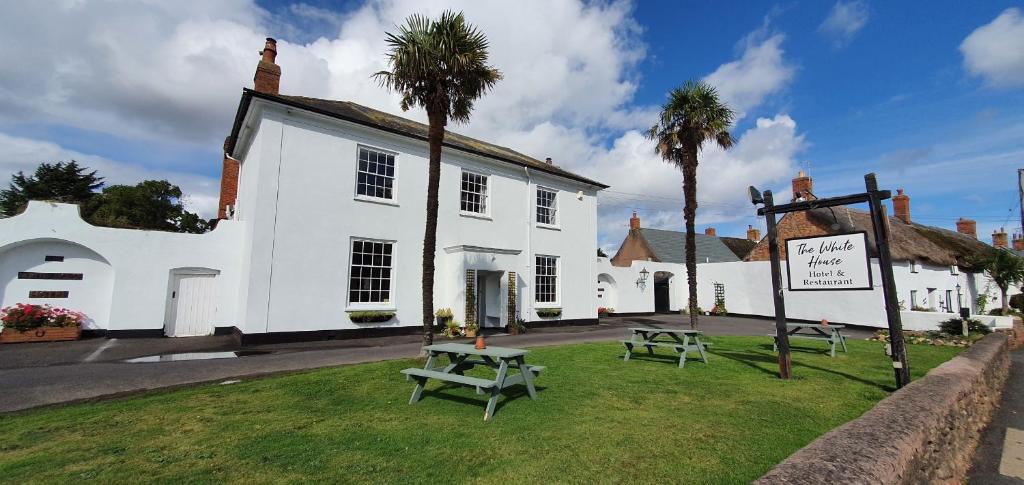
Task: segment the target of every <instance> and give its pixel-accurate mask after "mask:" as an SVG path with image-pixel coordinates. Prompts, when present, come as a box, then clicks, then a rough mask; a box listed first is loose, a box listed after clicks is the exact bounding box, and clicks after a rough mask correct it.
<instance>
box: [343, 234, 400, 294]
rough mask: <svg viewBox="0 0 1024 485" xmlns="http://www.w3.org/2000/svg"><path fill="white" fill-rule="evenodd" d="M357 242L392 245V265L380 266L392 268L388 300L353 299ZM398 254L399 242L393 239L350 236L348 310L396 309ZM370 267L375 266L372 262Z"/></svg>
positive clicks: (346, 285)
mask: <svg viewBox="0 0 1024 485" xmlns="http://www.w3.org/2000/svg"><path fill="white" fill-rule="evenodd" d="M356 242H364V243H366V242H368V243H384V244H390V245H391V265H390V266H379V267H380V268H386V269H388V270H390V276H389V277H388V282H389V283H388V293H389V298H388V300H387V301H380V302H354V301H352V277H353V273H352V270H353V269H354V266H355V265H354V264H353V263H352V255H353V253H354V252H355V244H356ZM397 254H398V243H397V242H395V241H393V240H388V239H376V238H371V237H355V236H353V237H350V238H349V242H348V259H347V260H346V261H347V262H348V263H347V264H348V271H347V272H346V274H345V302H346V306H345V309H346V310H349V311H352V310H395V309H396V307H395V301H397V300H396V298H395V294H396V290H397V286H396V284H395V282H396V280H397V278H396V270H395V266H396V265H395V258H396V257H397V256H396V255H397ZM359 266H360V267H363V266H364V265H359ZM369 267H370V268H373V267H374V266H372V264H371V266H369Z"/></svg>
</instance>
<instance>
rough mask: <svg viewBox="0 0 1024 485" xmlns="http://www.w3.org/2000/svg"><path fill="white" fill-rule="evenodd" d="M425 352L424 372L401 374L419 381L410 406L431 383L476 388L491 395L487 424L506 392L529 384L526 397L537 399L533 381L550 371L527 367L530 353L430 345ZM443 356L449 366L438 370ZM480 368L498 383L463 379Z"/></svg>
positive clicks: (479, 378)
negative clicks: (479, 366) (468, 373)
mask: <svg viewBox="0 0 1024 485" xmlns="http://www.w3.org/2000/svg"><path fill="white" fill-rule="evenodd" d="M424 350H426V351H427V363H426V365H424V366H423V368H422V369H419V368H410V369H404V370H402V371H401V372H402V374H405V377H406V379H409V380H413V381H416V387H415V388H414V389H413V391H412V397H411V398H410V399H409V404H416V402H418V401H419V400H420V398H421V397H422V395H423V388H424V386H426V383H427V381H428V380H430V379H436V380H439V381H442V382H450V383H453V384H459V385H463V386H469V387H472V388H474V389H475V390H476V393H477V394H481V395H483V394H490V397H489V398H488V400H487V408H486V410H485V411H484V421H488V420H490V419H491V417H493V416H494V409H495V407H496V406H497V404H498V396H499V395H500V394H501V391H502V389H506V388H508V387H510V386H514V385H517V384H525V385H526V393H527V394H528V395H529V396H530V399H537V390H536V389H535V388H534V386H533V379H534V378H536V377H537V376H539V375H540V373H541V372H543V371H544V370H545V369H546V367H544V366H542V365H529V364H527V363H526V362H525V356H526V354H527V352H528V351H526V350H522V349H511V348H505V347H486V348H483V349H477V348H476V347H474V346H473V345H471V344H455V343H449V344H437V345H428V346H426V347H424ZM442 355H444V356H447V357H448V361H449V364H448V365H447V366H444V367H435V366H434V364H435V363H436V362H437V361H438V359H439V358H440V357H441V356H442ZM478 365H481V366H485V367H489V368H491V369H494V371H495V374H496V375H495V377H494V379H485V378H481V377H471V376H466V375H463V372H465V371H466V370H468V369H472V368H473V367H475V366H478ZM510 368H512V369H517V370H518V371H519V372H517V373H510V372H509V369H510Z"/></svg>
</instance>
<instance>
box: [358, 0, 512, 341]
mask: <svg viewBox="0 0 1024 485" xmlns="http://www.w3.org/2000/svg"><path fill="white" fill-rule="evenodd" d="M387 42H388V48H389V49H388V53H387V57H388V64H389V68H390V70H388V71H380V72H378V73H375V74H374V75H373V77H374V78H375V79H376V80H377V81H378V82H379V83H380V85H381V86H382V87H384V88H387V89H389V90H391V91H395V92H398V93H399V94H401V95H402V110H403V111H408V110H409V109H410V108H412V107H413V106H419V107H422V108H424V109H425V110H426V111H427V119H428V122H429V125H430V128H429V130H428V132H427V141H428V143H429V144H430V166H429V169H428V171H427V224H426V229H425V230H424V234H423V281H422V285H423V344H424V345H430V344H431V343H433V341H434V253H435V250H436V247H435V246H436V245H437V206H438V202H437V200H438V199H437V192H438V185H439V183H440V180H441V145H442V143H444V130H445V126H446V125H447V124H448V121H449V120H452V121H455V122H461V123H465V122H468V121H469V115H470V113H471V112H472V111H473V103H474V102H475V101H476V100H477V99H478V98H480V97H481V96H483V95H484V93H486V92H487V91H488V90H490V89H491V88H492V87H493V86H494V85H495V83H497V82H498V81H499V80H500V79H501V72H499V71H498V70H497V69H495V68H493V67H491V66H489V65H487V47H488V45H487V37H485V36H484V34H483V33H481V32H480V31H478V30H477V29H476V28H475V27H473V26H472V25H470V24H468V23H466V19H465V18H464V17H463V16H462V13H461V12H459V13H454V12H452V11H448V10H446V11H445V12H443V13H442V14H441V17H440V18H438V19H437V20H430V19H428V18H427V17H425V16H422V15H416V14H414V15H412V16H410V17H409V18H408V19H406V24H405V25H404V26H400V27H398V33H397V34H393V33H390V32H389V33H388V34H387Z"/></svg>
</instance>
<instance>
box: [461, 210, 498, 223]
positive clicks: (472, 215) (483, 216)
mask: <svg viewBox="0 0 1024 485" xmlns="http://www.w3.org/2000/svg"><path fill="white" fill-rule="evenodd" d="M459 215H460V216H462V217H469V218H472V219H481V220H484V221H493V220H494V219H491V216H489V215H487V214H479V213H476V212H466V211H459Z"/></svg>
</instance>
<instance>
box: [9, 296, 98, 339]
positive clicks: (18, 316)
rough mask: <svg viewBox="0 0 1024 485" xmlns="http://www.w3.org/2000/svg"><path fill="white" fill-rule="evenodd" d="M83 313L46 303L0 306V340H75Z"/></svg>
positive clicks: (79, 331) (79, 332) (79, 329)
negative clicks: (1, 326) (1, 328)
mask: <svg viewBox="0 0 1024 485" xmlns="http://www.w3.org/2000/svg"><path fill="white" fill-rule="evenodd" d="M84 321H85V315H84V314H82V313H81V312H77V311H74V310H69V309H67V308H53V307H51V306H50V305H32V304H25V303H18V304H17V305H14V306H11V307H7V308H3V309H0V322H2V323H3V331H2V332H0V342H2V343H17V342H56V341H61V340H78V339H79V338H81V336H82V322H84Z"/></svg>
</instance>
